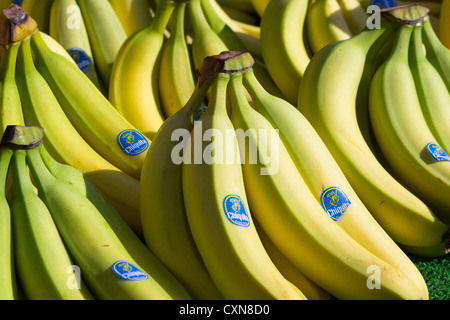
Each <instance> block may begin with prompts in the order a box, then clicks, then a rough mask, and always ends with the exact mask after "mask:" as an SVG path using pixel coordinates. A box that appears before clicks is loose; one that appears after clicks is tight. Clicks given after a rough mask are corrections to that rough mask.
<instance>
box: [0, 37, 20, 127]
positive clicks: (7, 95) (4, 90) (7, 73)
mask: <svg viewBox="0 0 450 320" xmlns="http://www.w3.org/2000/svg"><path fill="white" fill-rule="evenodd" d="M19 47H20V42H16V43H12V44H11V45H10V46H9V48H7V49H6V48H4V47H2V48H1V49H0V50H1V52H2V53H1V55H2V58H1V63H0V86H1V88H0V93H1V96H0V130H1V134H3V132H4V131H5V129H6V127H7V126H8V125H24V124H25V121H24V118H23V113H22V105H21V99H20V94H19V90H18V89H17V85H16V60H17V52H18V51H19Z"/></svg>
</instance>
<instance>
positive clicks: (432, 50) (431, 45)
mask: <svg viewBox="0 0 450 320" xmlns="http://www.w3.org/2000/svg"><path fill="white" fill-rule="evenodd" d="M423 42H424V44H425V48H426V54H427V58H428V60H429V61H430V62H431V63H432V64H433V65H434V67H435V68H436V69H437V70H438V71H439V73H440V74H441V77H442V78H443V79H444V81H445V84H446V85H447V89H448V90H450V48H447V47H446V46H445V45H444V44H443V43H442V41H441V40H440V39H439V37H438V35H437V34H436V32H435V31H434V29H433V27H432V25H431V22H430V19H428V18H426V17H425V19H424V20H423Z"/></svg>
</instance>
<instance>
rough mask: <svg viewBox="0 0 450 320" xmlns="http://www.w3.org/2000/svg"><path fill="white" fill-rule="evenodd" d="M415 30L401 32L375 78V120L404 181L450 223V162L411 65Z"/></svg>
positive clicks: (372, 105) (376, 130)
mask: <svg viewBox="0 0 450 320" xmlns="http://www.w3.org/2000/svg"><path fill="white" fill-rule="evenodd" d="M412 30H413V27H412V26H410V25H404V26H401V27H400V28H399V30H398V31H397V33H396V35H395V41H394V46H393V48H392V51H391V55H390V56H389V57H388V59H387V60H386V61H385V62H384V63H383V65H382V66H380V67H379V68H378V69H377V71H376V72H375V74H374V76H373V78H372V81H371V85H370V96H369V113H370V120H371V124H372V127H373V130H374V134H375V137H376V139H377V142H378V144H379V145H380V148H381V150H382V152H383V155H384V156H385V157H386V159H387V161H388V163H389V164H390V165H391V167H392V169H393V170H394V172H395V174H396V175H397V176H398V178H399V179H400V181H402V183H404V184H405V186H406V187H407V188H408V189H409V190H411V191H412V192H413V193H414V194H415V195H416V196H417V197H419V198H420V199H422V200H423V201H424V202H425V203H427V204H428V206H429V207H430V208H432V209H433V210H434V212H435V214H436V215H437V216H438V217H439V218H440V219H441V220H442V221H444V222H446V223H449V224H450V198H449V197H448V195H449V194H450V162H449V161H450V157H449V156H448V155H446V152H447V151H445V150H443V149H442V148H443V146H439V145H438V144H437V139H436V138H435V136H434V135H433V134H432V132H431V131H430V129H429V127H428V125H427V122H426V120H425V118H424V114H423V112H422V109H421V105H420V101H419V97H418V95H417V91H416V90H417V89H416V86H415V83H414V79H413V75H412V72H411V68H410V66H409V63H408V59H409V56H408V53H409V50H408V49H409V42H410V40H411V34H412ZM428 81H430V80H428ZM442 103H445V101H442ZM445 156H446V157H445ZM412 173H413V174H412Z"/></svg>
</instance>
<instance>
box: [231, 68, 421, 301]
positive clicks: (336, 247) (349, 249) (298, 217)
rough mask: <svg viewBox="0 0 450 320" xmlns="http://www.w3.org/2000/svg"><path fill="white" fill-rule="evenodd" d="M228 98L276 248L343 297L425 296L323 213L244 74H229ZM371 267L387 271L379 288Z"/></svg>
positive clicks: (252, 191) (252, 192) (253, 206)
mask: <svg viewBox="0 0 450 320" xmlns="http://www.w3.org/2000/svg"><path fill="white" fill-rule="evenodd" d="M229 96H230V100H231V106H232V111H231V121H232V123H233V125H234V128H235V129H236V130H243V132H244V134H242V135H241V137H240V138H239V139H238V141H239V148H240V153H241V155H243V156H242V159H243V160H242V163H243V165H242V171H243V176H244V183H245V190H246V192H247V195H248V199H249V206H250V210H252V213H253V214H254V217H255V219H256V220H257V221H258V223H259V224H260V225H261V227H262V229H263V230H264V231H265V232H266V234H267V235H268V236H269V238H270V239H271V240H272V241H273V243H274V244H275V245H276V246H277V247H278V249H279V250H280V251H281V252H282V253H283V254H284V255H285V256H286V257H287V258H288V259H289V260H290V261H291V262H292V263H293V264H294V265H295V266H296V267H297V268H299V269H300V271H302V272H303V273H304V274H305V276H306V277H308V278H309V279H311V280H312V281H313V282H315V283H316V284H317V285H319V286H320V287H322V288H323V289H324V290H325V291H327V292H329V293H331V294H332V295H333V296H335V297H337V298H339V299H417V298H419V299H427V298H428V295H427V292H423V290H422V289H421V288H417V287H416V285H415V284H414V282H413V281H412V280H411V279H409V278H408V277H406V276H405V275H404V274H403V273H402V272H401V271H400V270H399V269H397V268H396V267H393V266H392V265H391V264H388V263H387V262H385V261H384V260H382V259H381V258H379V257H377V256H376V255H374V254H373V253H371V252H370V251H368V250H367V249H366V248H364V247H363V246H362V245H360V244H359V243H358V242H356V241H355V240H354V239H353V238H352V237H351V236H350V235H348V234H347V233H346V232H345V231H344V230H343V229H342V228H341V227H339V226H338V225H337V224H336V223H335V222H334V221H333V220H332V219H330V218H329V217H328V216H326V215H325V214H324V212H323V209H322V207H321V206H320V204H319V202H318V201H317V200H316V198H315V197H314V196H313V194H312V193H311V191H310V190H309V188H308V186H307V184H306V182H305V181H304V180H303V178H302V176H301V174H300V173H299V172H298V170H297V168H296V166H295V164H294V162H293V161H292V158H291V157H290V155H289V152H288V150H287V148H286V147H285V145H284V143H283V142H282V141H280V140H278V139H279V137H278V135H277V131H276V129H275V128H274V127H273V126H272V125H271V124H270V122H269V121H268V120H267V119H266V118H264V116H262V115H261V114H260V113H258V112H257V111H256V110H255V109H253V108H252V107H251V106H250V104H249V103H248V101H247V99H246V94H245V88H244V86H243V84H242V74H240V73H236V74H232V75H231V82H230V90H229ZM247 140H248V142H247ZM266 144H267V145H266ZM252 156H253V157H254V159H253V160H252ZM299 195H301V196H299ZM274 213H276V214H274ZM299 252H302V254H301V255H299ZM372 266H377V267H378V268H380V270H383V271H382V272H381V273H380V276H381V280H380V281H381V283H382V284H383V285H382V286H381V287H380V289H379V290H371V289H370V286H369V285H368V278H369V276H368V270H370V268H371V267H372ZM330 267H332V269H333V272H329V270H330V269H329V268H330Z"/></svg>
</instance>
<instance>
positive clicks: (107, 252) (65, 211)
mask: <svg viewBox="0 0 450 320" xmlns="http://www.w3.org/2000/svg"><path fill="white" fill-rule="evenodd" d="M27 163H28V166H29V168H30V171H31V174H32V177H33V179H34V181H35V182H36V187H37V189H38V193H39V194H40V197H41V199H42V200H43V202H44V203H45V204H46V206H47V208H48V209H49V211H50V213H51V215H52V217H53V220H54V221H55V224H56V226H57V228H58V230H59V232H60V234H61V237H62V239H63V240H64V243H65V244H66V246H67V249H68V251H69V253H70V255H71V256H72V257H73V260H74V261H75V263H76V264H77V265H78V266H79V268H80V271H81V273H82V275H83V277H84V279H85V281H86V284H87V285H88V286H89V288H90V290H91V292H92V294H93V295H94V297H95V298H97V299H100V300H153V299H159V300H171V299H173V296H171V295H170V294H169V293H168V292H167V291H166V289H165V288H164V287H163V286H162V285H161V283H158V282H157V281H156V280H155V279H154V277H153V276H152V275H151V274H149V273H147V272H145V271H143V269H142V267H141V266H140V265H139V264H137V263H136V261H135V260H134V259H133V258H132V256H131V255H130V253H129V252H128V251H127V250H126V248H125V247H124V245H123V243H122V242H121V241H120V239H119V238H118V236H117V234H116V233H115V232H114V231H113V229H112V228H111V226H109V224H108V223H107V221H106V219H105V218H104V217H103V216H102V214H101V213H100V211H98V209H97V208H96V207H95V206H94V205H93V204H92V203H91V202H90V201H89V199H88V198H87V197H86V196H85V195H83V194H82V193H80V192H78V191H77V190H76V189H75V188H72V187H70V185H68V184H67V183H65V182H61V181H59V180H58V179H56V178H55V177H54V176H53V175H52V174H51V173H50V171H48V169H47V167H46V166H45V163H44V162H43V160H42V158H41V155H40V151H39V150H37V149H36V148H33V149H29V150H27Z"/></svg>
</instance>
